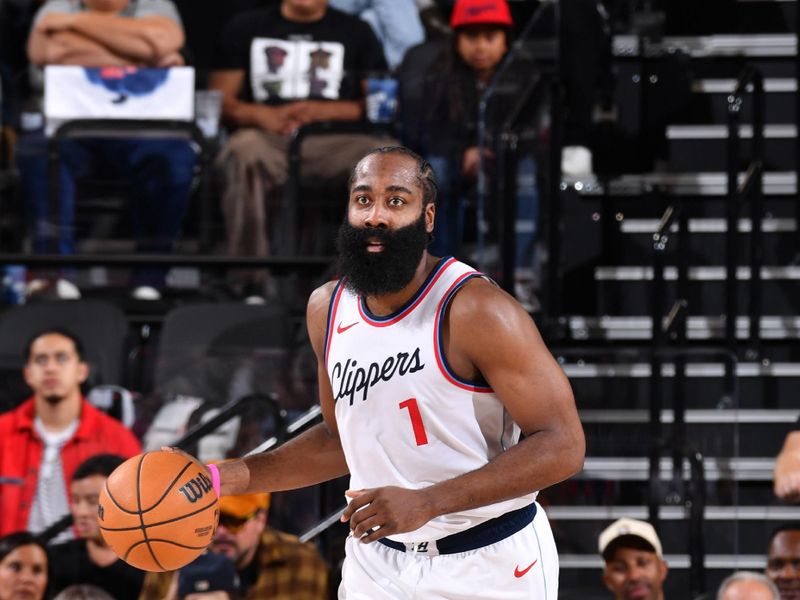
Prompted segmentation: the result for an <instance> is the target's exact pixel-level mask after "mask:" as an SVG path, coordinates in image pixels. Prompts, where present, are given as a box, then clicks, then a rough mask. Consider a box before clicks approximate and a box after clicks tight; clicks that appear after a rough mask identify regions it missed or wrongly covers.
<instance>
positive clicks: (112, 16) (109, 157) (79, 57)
mask: <svg viewBox="0 0 800 600" xmlns="http://www.w3.org/2000/svg"><path fill="white" fill-rule="evenodd" d="M183 43H184V34H183V29H182V26H181V22H180V17H179V16H178V13H177V11H176V10H175V7H174V6H173V5H172V3H171V2H170V1H169V0H138V1H133V0H84V1H82V2H74V1H71V0H50V1H49V2H47V3H46V4H45V5H44V6H43V7H42V8H41V9H40V10H39V12H38V13H37V15H36V19H35V21H34V24H33V28H32V29H31V33H30V36H29V39H28V56H29V58H30V61H31V62H32V63H33V64H35V65H37V66H40V67H44V66H46V65H81V66H86V67H171V66H177V65H182V64H183V63H184V60H183V57H182V56H181V54H180V52H179V51H180V49H181V47H182V46H183ZM146 116H147V115H142V117H146ZM45 150H46V147H45V143H44V139H43V138H42V137H41V136H23V138H22V139H21V140H20V145H19V149H18V163H19V168H20V172H21V175H22V184H23V189H24V192H25V194H26V196H27V198H28V207H29V214H30V220H31V222H32V225H33V228H34V234H33V237H34V248H35V250H37V251H39V252H42V251H46V250H47V243H48V232H49V231H50V230H51V224H50V223H49V222H48V183H47V182H48V170H47V164H48V160H47V154H46V152H45ZM196 162H197V155H196V153H195V151H194V150H193V149H192V147H191V145H190V144H189V143H188V142H186V141H183V140H177V139H105V140H101V139H81V140H74V139H73V140H67V141H64V142H63V143H62V145H61V161H60V167H61V168H60V173H59V176H60V181H59V190H60V195H61V198H60V213H59V216H58V219H59V222H58V231H59V238H58V250H59V252H60V253H63V254H71V253H73V252H74V251H75V235H74V206H75V186H76V181H77V180H78V179H79V178H82V177H85V176H87V175H88V174H90V173H96V172H102V173H104V174H113V175H114V176H116V177H121V178H128V179H130V180H131V181H132V183H133V186H132V188H133V189H132V200H133V203H132V210H133V215H134V217H133V227H134V233H135V236H136V239H137V243H138V249H139V250H140V251H142V252H169V251H170V250H171V249H172V247H173V244H174V242H175V241H176V240H177V238H178V236H179V235H180V230H181V226H182V222H183V218H184V214H185V212H186V207H187V203H188V197H189V191H190V187H191V184H192V180H193V177H194V168H195V164H196ZM163 276H164V273H163V271H157V272H152V273H151V272H149V271H144V270H143V271H141V273H140V274H139V277H138V281H137V283H138V284H140V285H151V286H156V287H158V286H159V285H161V284H163Z"/></svg>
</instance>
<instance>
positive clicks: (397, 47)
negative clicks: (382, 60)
mask: <svg viewBox="0 0 800 600" xmlns="http://www.w3.org/2000/svg"><path fill="white" fill-rule="evenodd" d="M330 5H331V8H335V9H336V10H341V11H343V12H346V13H350V14H351V15H358V16H359V17H360V18H361V19H363V20H364V21H366V22H367V23H369V24H370V26H371V27H372V30H373V31H374V32H375V35H377V36H378V39H380V41H381V43H382V44H383V52H384V54H385V55H386V62H387V63H389V68H390V69H392V70H394V69H395V68H396V67H397V65H399V64H400V63H401V62H402V60H403V56H405V53H406V50H408V49H409V48H411V46H414V45H416V44H420V43H422V42H423V41H424V39H425V31H424V30H423V28H422V21H421V20H420V16H419V10H418V9H417V5H416V2H415V1H414V0H330Z"/></svg>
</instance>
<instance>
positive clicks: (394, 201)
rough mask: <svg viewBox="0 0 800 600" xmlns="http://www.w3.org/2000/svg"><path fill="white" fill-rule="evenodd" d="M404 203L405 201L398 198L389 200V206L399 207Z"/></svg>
mask: <svg viewBox="0 0 800 600" xmlns="http://www.w3.org/2000/svg"><path fill="white" fill-rule="evenodd" d="M405 202H406V201H405V200H404V199H403V198H401V197H400V196H394V197H392V198H389V204H391V205H392V206H400V205H401V204H405Z"/></svg>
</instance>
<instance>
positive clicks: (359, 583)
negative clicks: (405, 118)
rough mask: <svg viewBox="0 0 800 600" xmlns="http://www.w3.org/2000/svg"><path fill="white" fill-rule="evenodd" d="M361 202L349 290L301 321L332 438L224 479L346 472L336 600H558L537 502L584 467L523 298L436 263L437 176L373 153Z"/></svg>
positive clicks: (354, 200) (316, 437)
mask: <svg viewBox="0 0 800 600" xmlns="http://www.w3.org/2000/svg"><path fill="white" fill-rule="evenodd" d="M349 187H350V195H349V200H348V206H347V217H346V219H345V222H344V223H343V224H342V226H341V229H340V233H339V240H338V241H339V248H340V255H341V270H342V274H343V277H342V279H341V280H339V281H338V282H331V283H328V284H326V285H324V286H322V287H321V288H319V289H317V290H316V291H315V292H314V293H313V294H312V296H311V299H310V300H309V303H308V310H307V319H308V330H309V335H310V337H311V343H312V345H313V347H314V350H315V352H316V354H317V359H318V361H319V387H320V402H321V405H322V409H323V414H324V417H325V419H324V423H323V424H321V425H318V426H317V427H316V428H314V429H312V430H310V431H308V432H307V433H305V434H304V435H302V436H300V437H298V438H296V439H294V440H291V441H290V442H288V443H287V444H285V445H284V446H282V447H281V448H279V449H277V450H275V451H272V452H269V453H265V454H259V455H256V456H252V457H248V458H246V459H244V460H239V461H232V462H226V463H222V464H220V465H219V467H218V468H219V472H218V473H215V472H214V471H215V468H214V467H212V468H211V475H212V478H215V477H218V478H219V481H220V482H221V491H222V493H223V494H242V493H252V492H257V491H278V490H286V489H291V488H297V487H301V486H307V485H312V484H315V483H319V482H322V481H326V480H328V479H332V478H335V477H339V476H342V475H345V474H347V473H349V474H350V486H351V489H350V490H349V491H348V492H347V495H348V497H349V499H350V504H349V506H348V507H347V509H346V510H345V512H344V514H343V515H342V520H343V521H348V522H349V525H350V529H351V535H350V536H349V538H348V540H347V543H346V552H347V558H346V560H345V563H344V567H343V571H342V586H341V588H340V590H339V598H346V599H348V600H352V599H364V600H366V599H369V600H380V599H387V600H388V599H400V598H412V597H414V598H426V599H431V598H470V599H478V598H488V599H491V598H508V599H510V598H520V599H522V598H526V599H530V598H535V599H538V600H555V599H556V597H557V593H558V589H557V588H558V557H557V555H556V548H555V544H554V542H553V537H552V533H551V531H550V527H549V524H548V522H547V518H546V516H545V514H544V512H543V510H542V509H541V507H540V506H539V505H538V504H537V503H536V501H535V500H536V493H537V490H540V489H542V488H545V487H547V486H550V485H553V484H555V483H557V482H559V481H561V480H563V479H566V478H567V477H570V476H571V475H573V474H574V473H576V472H577V471H578V470H579V469H580V468H581V465H582V462H583V457H584V437H583V431H582V428H581V424H580V421H579V419H578V415H577V412H576V410H575V404H574V400H573V397H572V392H571V390H570V386H569V383H568V382H567V379H566V377H565V376H564V374H563V372H562V371H561V369H560V368H559V367H558V365H557V363H556V361H555V360H554V359H553V357H552V356H551V355H550V353H549V352H548V350H547V348H546V347H545V345H544V343H543V341H542V339H541V337H540V336H539V333H538V331H537V329H536V327H535V325H534V323H533V321H532V320H531V319H530V317H529V316H528V314H527V313H526V312H525V311H524V310H523V309H522V308H521V307H520V306H519V304H518V303H517V302H516V301H515V300H514V299H513V298H512V297H511V296H509V295H508V294H506V293H505V292H504V291H502V290H501V289H499V288H498V287H497V286H496V285H494V284H493V283H492V282H491V281H489V280H488V279H487V278H485V277H484V276H483V275H481V274H480V273H478V272H476V271H474V270H473V269H472V268H470V267H468V266H467V265H465V264H463V263H460V262H458V261H457V260H455V259H453V258H436V257H434V256H431V255H429V254H428V253H427V251H426V246H427V244H428V241H429V236H430V233H431V232H432V231H433V223H434V218H435V213H436V204H435V200H436V183H435V178H434V173H433V171H432V169H431V168H430V165H429V164H428V163H427V162H424V161H423V160H422V159H421V158H420V157H418V156H417V155H416V154H414V153H413V152H411V151H409V150H407V149H405V148H399V147H390V148H381V149H378V150H374V151H372V152H370V153H369V154H367V155H366V156H365V157H364V158H363V159H362V160H361V161H360V162H359V163H358V165H357V166H356V167H355V169H354V171H353V174H352V176H351V181H350V186H349ZM520 430H521V431H522V432H523V433H524V434H525V439H523V440H522V441H519V436H520Z"/></svg>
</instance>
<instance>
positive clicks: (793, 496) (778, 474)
mask: <svg viewBox="0 0 800 600" xmlns="http://www.w3.org/2000/svg"><path fill="white" fill-rule="evenodd" d="M792 462H796V461H789V460H785V461H781V460H780V459H779V460H778V463H777V464H776V466H775V473H774V489H775V495H776V496H777V497H778V498H780V499H781V500H783V501H784V502H800V464H788V463H792Z"/></svg>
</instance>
